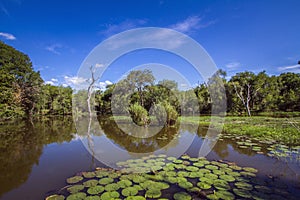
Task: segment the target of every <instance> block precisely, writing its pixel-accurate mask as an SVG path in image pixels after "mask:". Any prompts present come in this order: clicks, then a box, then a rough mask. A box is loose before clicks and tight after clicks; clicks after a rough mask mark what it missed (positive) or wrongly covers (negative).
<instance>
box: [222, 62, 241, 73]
mask: <svg viewBox="0 0 300 200" xmlns="http://www.w3.org/2000/svg"><path fill="white" fill-rule="evenodd" d="M240 66H241V63H239V62H230V63H227V64H226V65H225V67H226V68H227V69H228V70H230V71H231V70H236V69H237V68H239V67H240Z"/></svg>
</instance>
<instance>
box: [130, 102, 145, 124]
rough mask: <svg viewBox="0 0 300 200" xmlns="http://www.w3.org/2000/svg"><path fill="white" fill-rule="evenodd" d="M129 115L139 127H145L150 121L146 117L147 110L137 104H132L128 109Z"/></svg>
mask: <svg viewBox="0 0 300 200" xmlns="http://www.w3.org/2000/svg"><path fill="white" fill-rule="evenodd" d="M128 111H129V113H130V115H131V118H132V120H133V121H134V123H136V124H137V125H139V126H142V125H143V126H145V125H147V124H149V122H150V119H149V116H148V112H147V110H146V109H145V108H144V107H143V106H141V105H139V104H138V103H134V104H133V105H131V106H130V107H129V110H128Z"/></svg>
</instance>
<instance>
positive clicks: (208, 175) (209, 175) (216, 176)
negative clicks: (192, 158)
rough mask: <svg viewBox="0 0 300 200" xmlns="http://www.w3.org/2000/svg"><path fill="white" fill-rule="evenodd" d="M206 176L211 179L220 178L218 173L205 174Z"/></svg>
mask: <svg viewBox="0 0 300 200" xmlns="http://www.w3.org/2000/svg"><path fill="white" fill-rule="evenodd" d="M204 177H206V178H208V179H211V180H215V179H218V175H216V174H205V175H204Z"/></svg>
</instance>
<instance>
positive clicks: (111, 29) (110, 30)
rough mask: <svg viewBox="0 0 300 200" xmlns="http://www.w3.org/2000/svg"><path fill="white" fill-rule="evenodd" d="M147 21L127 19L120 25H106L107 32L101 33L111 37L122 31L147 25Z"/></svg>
mask: <svg viewBox="0 0 300 200" xmlns="http://www.w3.org/2000/svg"><path fill="white" fill-rule="evenodd" d="M146 22H147V21H146V20H143V19H127V20H125V21H123V22H121V23H119V24H108V25H106V30H104V31H101V32H100V33H101V34H103V35H105V36H111V35H114V34H116V33H120V32H122V31H126V30H129V29H133V28H136V27H138V26H141V25H144V24H146Z"/></svg>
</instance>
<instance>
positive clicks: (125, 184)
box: [117, 180, 132, 188]
mask: <svg viewBox="0 0 300 200" xmlns="http://www.w3.org/2000/svg"><path fill="white" fill-rule="evenodd" d="M117 184H118V185H119V187H120V188H126V187H129V186H131V185H132V182H131V181H130V180H120V181H119V182H117Z"/></svg>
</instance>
